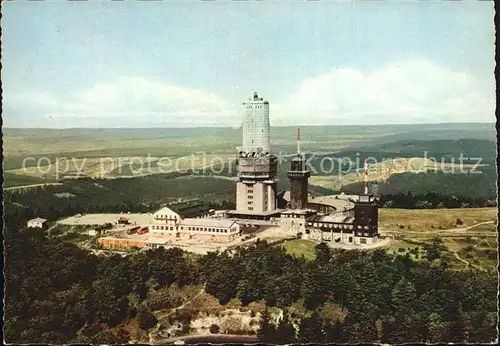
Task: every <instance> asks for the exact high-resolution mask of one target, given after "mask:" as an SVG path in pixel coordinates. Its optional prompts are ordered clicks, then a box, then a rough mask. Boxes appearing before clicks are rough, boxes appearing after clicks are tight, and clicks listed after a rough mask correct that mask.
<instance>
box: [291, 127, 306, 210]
mask: <svg viewBox="0 0 500 346" xmlns="http://www.w3.org/2000/svg"><path fill="white" fill-rule="evenodd" d="M287 175H288V179H290V204H289V208H290V209H302V210H304V209H307V202H308V201H307V194H308V187H309V186H308V180H309V177H310V175H311V173H310V172H309V171H308V170H307V168H306V162H305V158H304V155H303V154H302V153H301V152H300V129H297V156H296V157H295V158H294V159H292V164H291V170H290V171H288V173H287Z"/></svg>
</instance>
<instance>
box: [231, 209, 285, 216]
mask: <svg viewBox="0 0 500 346" xmlns="http://www.w3.org/2000/svg"><path fill="white" fill-rule="evenodd" d="M283 210H284V209H275V210H271V211H264V212H262V213H261V212H257V211H250V210H248V211H245V210H241V211H240V210H228V211H227V214H228V215H258V216H269V215H274V214H279V213H281V212H282V211H283Z"/></svg>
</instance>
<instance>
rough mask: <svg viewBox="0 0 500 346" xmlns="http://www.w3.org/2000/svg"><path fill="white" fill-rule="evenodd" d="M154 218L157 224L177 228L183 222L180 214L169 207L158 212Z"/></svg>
mask: <svg viewBox="0 0 500 346" xmlns="http://www.w3.org/2000/svg"><path fill="white" fill-rule="evenodd" d="M153 218H154V220H155V222H156V223H161V224H164V225H169V226H176V225H178V224H179V223H180V222H181V220H182V218H181V216H180V215H179V214H177V213H176V212H175V211H173V210H172V209H170V208H168V207H164V208H161V209H160V210H158V211H157V212H156V213H154V214H153Z"/></svg>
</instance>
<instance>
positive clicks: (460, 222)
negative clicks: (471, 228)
mask: <svg viewBox="0 0 500 346" xmlns="http://www.w3.org/2000/svg"><path fill="white" fill-rule="evenodd" d="M463 224H464V222H463V220H462V219H461V218H458V219H457V222H456V225H457V226H460V225H463Z"/></svg>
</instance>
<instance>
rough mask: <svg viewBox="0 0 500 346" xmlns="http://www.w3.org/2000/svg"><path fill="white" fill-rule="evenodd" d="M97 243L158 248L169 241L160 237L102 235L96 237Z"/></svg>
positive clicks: (121, 246) (111, 247)
mask: <svg viewBox="0 0 500 346" xmlns="http://www.w3.org/2000/svg"><path fill="white" fill-rule="evenodd" d="M97 243H98V244H99V245H101V246H102V247H105V248H110V249H116V248H125V247H138V248H143V247H149V248H152V249H156V248H159V247H161V246H166V245H168V244H169V243H170V240H168V239H161V238H155V237H146V238H138V237H132V236H130V237H103V238H99V239H97Z"/></svg>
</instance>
